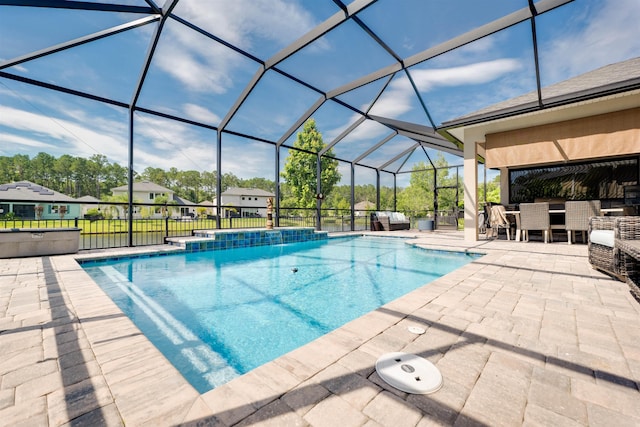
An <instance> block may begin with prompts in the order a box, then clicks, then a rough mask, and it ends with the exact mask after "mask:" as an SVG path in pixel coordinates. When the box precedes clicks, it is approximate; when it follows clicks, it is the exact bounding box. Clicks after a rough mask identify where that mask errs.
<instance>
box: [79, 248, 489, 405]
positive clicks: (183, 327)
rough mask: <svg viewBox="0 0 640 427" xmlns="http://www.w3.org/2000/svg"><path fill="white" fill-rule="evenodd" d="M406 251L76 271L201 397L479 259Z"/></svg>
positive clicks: (252, 252)
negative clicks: (85, 276) (87, 276)
mask: <svg viewBox="0 0 640 427" xmlns="http://www.w3.org/2000/svg"><path fill="white" fill-rule="evenodd" d="M405 242H406V240H405V239H399V238H380V237H368V236H366V237H365V236H362V237H351V238H332V239H325V240H318V241H310V242H305V243H296V244H283V245H273V246H257V247H248V248H241V249H228V250H222V251H200V252H189V253H178V254H170V255H166V256H150V257H137V258H130V259H117V260H96V261H87V262H84V263H83V264H82V266H83V268H84V269H85V270H86V271H87V272H88V273H89V274H90V275H91V277H92V278H93V279H94V280H95V281H96V283H98V284H99V285H100V286H101V287H102V289H104V291H105V292H106V293H107V294H108V295H109V296H110V297H111V298H112V299H113V300H114V302H115V303H116V304H117V305H118V306H119V307H120V309H121V310H122V311H123V312H124V313H125V314H127V316H129V317H130V318H131V319H132V320H133V322H134V323H135V324H136V325H137V326H138V328H140V330H141V331H142V332H143V333H144V334H145V335H146V336H147V337H148V338H149V339H150V340H151V342H153V343H154V345H155V346H156V347H157V348H158V349H159V350H160V351H161V352H162V353H163V354H164V355H165V356H166V357H167V359H169V360H170V361H171V362H172V363H173V364H174V366H175V367H176V368H177V369H178V370H179V371H180V372H181V373H182V375H183V376H184V377H185V378H186V379H187V380H188V381H189V382H190V383H191V384H192V385H193V386H194V387H195V388H196V389H197V390H198V391H199V392H201V393H203V392H206V391H208V390H210V389H212V388H215V387H216V386H219V385H221V384H224V383H226V382H228V381H229V380H231V379H233V378H235V377H237V376H238V375H241V374H243V373H246V372H248V371H250V370H251V369H254V368H256V367H258V366H260V365H262V364H264V363H266V362H269V361H271V360H273V359H275V358H277V357H279V356H281V355H283V354H285V353H287V352H289V351H291V350H293V349H295V348H297V347H300V346H302V345H304V344H306V343H308V342H310V341H312V340H314V339H316V338H318V337H320V336H322V335H324V334H326V333H328V332H330V331H332V330H334V329H336V328H338V327H340V326H342V325H343V324H345V323H347V322H349V321H351V320H353V319H355V318H357V317H360V316H362V315H364V314H366V313H367V312H370V311H372V310H375V309H376V308H378V307H380V306H382V305H384V304H386V303H387V302H389V301H392V300H394V299H396V298H398V297H400V296H402V295H404V294H406V293H408V292H410V291H412V290H414V289H416V288H418V287H420V286H422V285H425V284H427V283H429V282H431V281H433V280H435V279H436V278H438V277H440V276H442V275H444V274H447V273H449V272H450V271H453V270H455V269H457V268H459V267H461V266H463V265H465V264H467V263H468V262H470V261H472V260H473V259H474V258H475V257H477V256H479V255H473V254H463V253H455V252H446V251H432V250H426V249H421V248H417V247H414V246H412V245H408V244H406V243H405Z"/></svg>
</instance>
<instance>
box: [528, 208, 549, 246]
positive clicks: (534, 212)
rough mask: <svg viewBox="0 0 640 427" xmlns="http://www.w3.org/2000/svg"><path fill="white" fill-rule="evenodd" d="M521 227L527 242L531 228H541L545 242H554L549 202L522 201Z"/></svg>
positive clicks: (535, 229)
mask: <svg viewBox="0 0 640 427" xmlns="http://www.w3.org/2000/svg"><path fill="white" fill-rule="evenodd" d="M520 229H521V230H522V233H523V234H524V241H525V242H528V241H529V230H534V231H537V230H541V231H542V233H543V235H544V242H545V243H547V242H549V241H551V242H553V236H552V234H551V223H550V220H549V203H548V202H539V203H520Z"/></svg>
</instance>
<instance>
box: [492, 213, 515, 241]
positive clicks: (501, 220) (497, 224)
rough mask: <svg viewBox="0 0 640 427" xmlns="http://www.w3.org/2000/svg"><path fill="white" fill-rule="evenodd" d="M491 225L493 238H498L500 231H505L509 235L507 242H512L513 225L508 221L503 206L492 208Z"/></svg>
mask: <svg viewBox="0 0 640 427" xmlns="http://www.w3.org/2000/svg"><path fill="white" fill-rule="evenodd" d="M489 215H490V217H489V224H490V227H491V230H492V234H491V235H492V236H493V237H498V232H499V231H500V229H501V228H502V229H504V230H505V231H506V233H507V240H511V232H510V231H509V230H510V229H511V223H510V222H509V220H508V219H507V213H506V209H505V207H504V206H502V205H493V206H491V211H490V214H489Z"/></svg>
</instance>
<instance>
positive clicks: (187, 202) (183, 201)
mask: <svg viewBox="0 0 640 427" xmlns="http://www.w3.org/2000/svg"><path fill="white" fill-rule="evenodd" d="M173 200H174V201H175V202H176V203H178V205H180V206H187V205H189V206H195V205H196V204H195V203H193V202H192V201H190V200H187V199H183V198H182V197H180V196H178V195H176V194H174V195H173Z"/></svg>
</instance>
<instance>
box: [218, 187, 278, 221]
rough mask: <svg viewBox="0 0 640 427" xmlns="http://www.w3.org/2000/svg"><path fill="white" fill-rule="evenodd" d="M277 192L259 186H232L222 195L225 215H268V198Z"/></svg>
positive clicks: (221, 200)
mask: <svg viewBox="0 0 640 427" xmlns="http://www.w3.org/2000/svg"><path fill="white" fill-rule="evenodd" d="M269 197H275V194H273V193H270V192H268V191H264V190H260V189H257V188H237V187H231V188H229V189H227V191H225V192H224V193H222V194H221V195H220V202H221V203H222V206H223V207H224V208H223V215H224V216H225V217H230V216H236V217H256V216H260V217H266V216H267V199H268V198H269Z"/></svg>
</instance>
